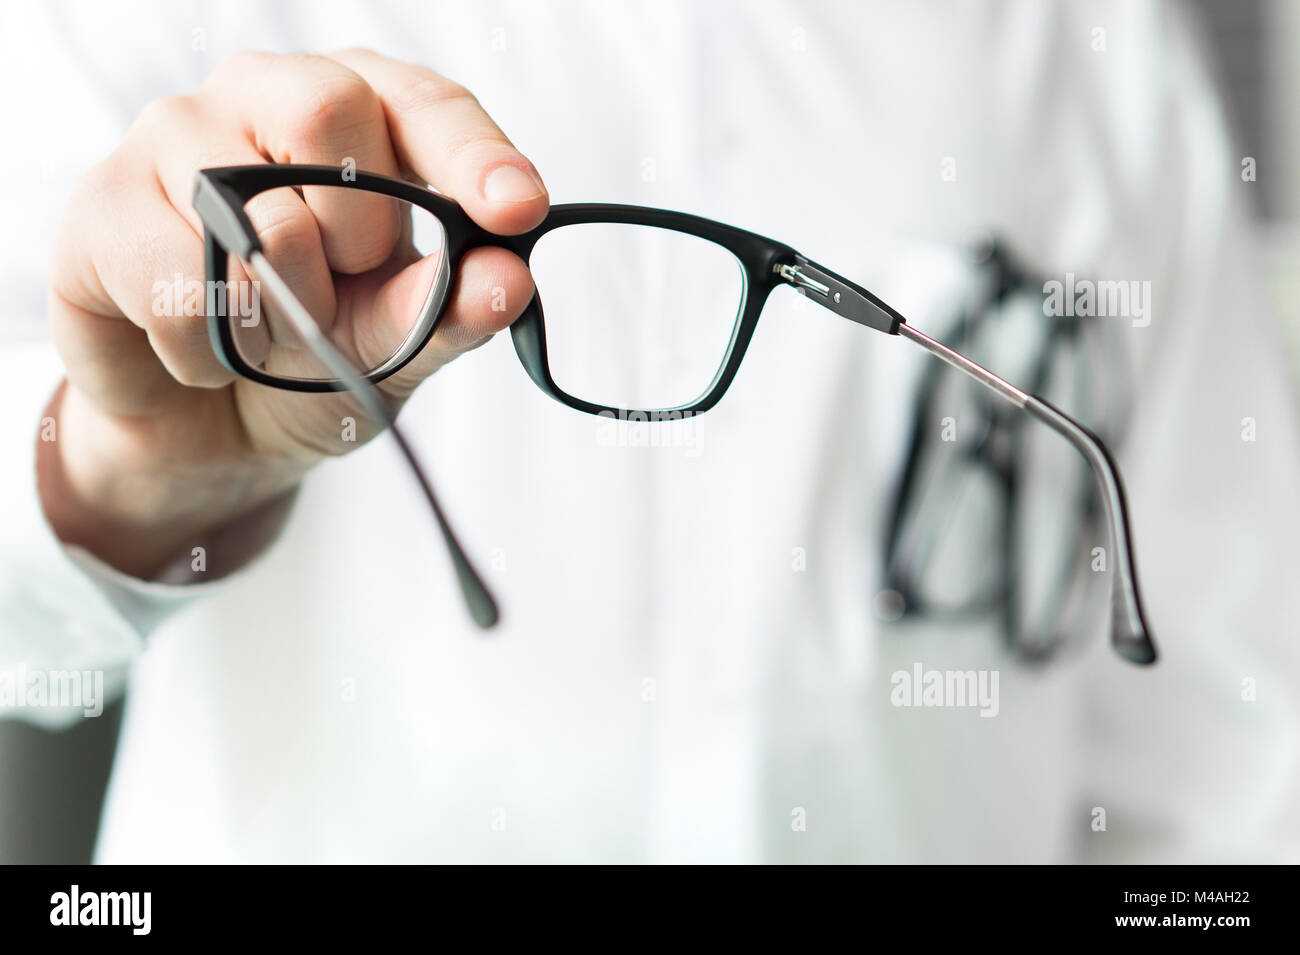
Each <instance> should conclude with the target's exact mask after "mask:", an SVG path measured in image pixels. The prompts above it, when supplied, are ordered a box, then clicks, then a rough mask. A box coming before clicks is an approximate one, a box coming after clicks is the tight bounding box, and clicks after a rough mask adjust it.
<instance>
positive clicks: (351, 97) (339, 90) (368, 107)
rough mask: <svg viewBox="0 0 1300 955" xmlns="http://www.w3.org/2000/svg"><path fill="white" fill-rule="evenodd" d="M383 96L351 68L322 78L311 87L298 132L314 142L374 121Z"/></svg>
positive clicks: (297, 134)
mask: <svg viewBox="0 0 1300 955" xmlns="http://www.w3.org/2000/svg"><path fill="white" fill-rule="evenodd" d="M379 116H380V109H379V98H378V97H377V96H376V95H375V92H374V90H372V89H371V88H370V86H369V84H368V83H366V81H365V80H363V79H362V78H361V77H359V76H357V75H356V74H355V73H352V72H351V71H349V72H347V73H337V74H333V75H331V76H327V77H322V78H321V79H318V80H316V81H314V82H313V83H312V84H311V86H310V88H309V89H308V91H307V93H306V96H305V102H304V103H303V107H302V110H301V114H300V118H299V120H298V122H297V124H296V128H295V129H294V131H293V132H294V134H295V135H296V137H297V138H298V139H300V140H303V141H306V142H312V141H315V140H319V139H322V138H329V139H333V138H337V137H339V136H341V135H344V134H346V133H349V132H351V131H355V130H358V129H360V128H362V127H366V126H369V125H370V124H372V123H374V122H375V121H376V120H377V119H378V118H379Z"/></svg>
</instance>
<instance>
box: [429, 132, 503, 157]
mask: <svg viewBox="0 0 1300 955" xmlns="http://www.w3.org/2000/svg"><path fill="white" fill-rule="evenodd" d="M508 145H509V144H508V143H506V142H505V140H504V139H503V138H502V136H501V134H500V133H498V132H497V131H496V130H489V129H471V130H465V131H463V132H460V133H456V134H454V135H452V136H449V137H448V138H447V140H446V142H445V149H446V152H447V155H448V156H451V157H452V158H459V157H462V156H469V157H480V156H485V155H488V154H496V153H500V152H501V151H502V147H503V146H508Z"/></svg>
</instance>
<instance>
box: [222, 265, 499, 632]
mask: <svg viewBox="0 0 1300 955" xmlns="http://www.w3.org/2000/svg"><path fill="white" fill-rule="evenodd" d="M247 258H248V262H249V264H250V265H252V266H253V269H254V271H255V272H256V274H257V277H258V279H259V280H260V281H261V286H262V287H261V292H262V294H264V295H266V296H267V298H269V299H270V301H271V302H272V303H273V304H274V305H276V307H277V308H278V309H279V310H280V312H281V314H283V315H284V316H285V318H287V319H288V320H289V322H290V324H292V325H293V330H294V331H295V332H296V333H297V334H298V335H299V336H300V337H301V338H302V340H303V342H304V343H305V344H306V345H307V347H308V348H309V349H310V350H311V351H312V353H313V354H314V355H315V356H316V357H317V358H318V359H319V360H320V361H321V363H322V364H324V365H325V367H326V368H328V369H329V370H330V372H332V373H333V374H334V376H335V377H336V378H338V379H339V380H340V381H341V382H342V383H343V384H344V386H345V387H346V388H347V389H348V390H349V391H351V392H352V393H353V394H354V395H355V396H356V397H357V399H358V400H359V401H360V402H361V404H362V406H363V407H364V408H365V409H366V412H367V413H368V414H369V415H371V416H372V417H373V418H374V419H375V420H377V421H379V422H381V423H382V424H384V425H386V426H387V427H388V430H389V432H390V433H391V434H392V436H393V438H394V439H395V440H396V441H397V445H398V447H399V448H401V450H402V454H403V455H404V456H405V457H406V462H407V464H409V465H410V466H411V470H412V471H413V472H414V473H415V477H416V479H417V480H418V481H419V482H420V489H421V490H422V491H423V492H424V497H425V499H426V500H427V501H428V503H429V508H430V510H432V511H433V516H434V519H435V520H436V521H437V522H438V529H439V530H440V531H441V532H442V539H443V541H444V542H445V543H446V545H447V550H448V552H449V553H450V554H451V562H452V566H453V567H454V568H455V570H456V578H457V580H458V581H459V582H460V590H461V593H462V594H463V595H464V597H465V604H466V606H467V607H468V608H469V612H470V616H471V617H473V618H474V622H475V623H477V624H478V625H479V626H480V627H482V628H483V629H485V630H486V629H488V628H490V627H493V626H495V625H496V623H497V621H498V620H499V619H500V612H499V610H498V609H497V604H496V600H494V599H493V597H492V592H491V591H490V590H488V588H487V585H486V584H485V583H484V582H483V578H482V577H480V576H479V574H478V571H476V570H475V569H474V565H473V564H471V563H470V562H469V558H468V557H467V556H465V549H464V548H463V547H461V545H460V541H459V540H458V539H457V537H456V533H455V531H453V530H452V529H451V525H450V524H449V523H448V521H447V517H446V515H445V514H444V513H443V510H442V506H441V505H440V504H439V503H438V497H437V495H436V494H434V492H433V484H432V483H431V482H430V480H429V476H428V475H427V474H426V473H425V471H424V469H423V468H422V467H421V466H420V462H419V460H418V459H417V458H416V456H415V453H414V452H413V451H412V450H411V446H410V445H409V444H407V442H406V438H405V437H404V436H403V435H402V432H401V431H400V430H399V429H398V427H397V423H396V420H395V416H394V415H393V413H392V412H391V411H390V410H389V409H388V405H387V404H386V403H385V401H384V399H383V398H382V397H381V396H380V394H379V392H378V390H377V389H376V388H375V386H374V385H372V384H371V383H370V382H369V381H367V380H366V379H365V377H364V376H363V375H361V374H360V373H358V372H357V370H356V369H355V368H354V367H353V366H352V363H351V362H350V361H348V360H347V359H346V358H344V357H343V355H341V354H340V353H339V351H338V349H336V348H335V347H334V346H333V345H332V344H331V343H330V341H329V339H328V338H326V337H325V335H324V334H322V332H321V330H320V326H319V325H317V324H316V322H315V320H314V319H313V318H312V317H311V313H310V312H308V311H307V308H306V306H304V305H303V304H302V302H300V301H299V300H298V296H297V295H295V294H294V293H293V290H292V289H291V288H289V286H288V284H287V283H286V282H285V281H284V279H283V278H281V277H280V274H279V273H278V272H276V270H275V268H274V267H273V266H272V265H271V263H270V262H268V261H267V259H266V256H264V255H263V254H262V253H261V251H260V250H258V249H253V250H251V251H250V252H249V254H248V257H247Z"/></svg>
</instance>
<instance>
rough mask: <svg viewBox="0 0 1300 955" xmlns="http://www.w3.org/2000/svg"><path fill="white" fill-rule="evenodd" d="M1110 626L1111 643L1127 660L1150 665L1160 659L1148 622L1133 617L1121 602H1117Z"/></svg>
mask: <svg viewBox="0 0 1300 955" xmlns="http://www.w3.org/2000/svg"><path fill="white" fill-rule="evenodd" d="M1110 626H1111V630H1110V642H1111V645H1112V646H1113V647H1114V648H1115V651H1116V652H1117V653H1118V654H1119V655H1120V656H1122V657H1123V658H1124V659H1125V660H1128V661H1129V662H1130V663H1136V664H1137V665H1139V666H1150V665H1151V664H1153V663H1155V662H1156V660H1157V659H1159V654H1158V653H1157V652H1156V644H1155V641H1154V640H1152V639H1151V631H1150V630H1148V629H1147V625H1146V622H1145V621H1143V620H1141V619H1133V617H1132V616H1131V615H1130V614H1129V612H1128V610H1127V609H1126V608H1125V607H1124V606H1123V605H1122V604H1121V603H1118V602H1117V603H1116V606H1115V611H1114V613H1113V615H1112V617H1111V625H1110Z"/></svg>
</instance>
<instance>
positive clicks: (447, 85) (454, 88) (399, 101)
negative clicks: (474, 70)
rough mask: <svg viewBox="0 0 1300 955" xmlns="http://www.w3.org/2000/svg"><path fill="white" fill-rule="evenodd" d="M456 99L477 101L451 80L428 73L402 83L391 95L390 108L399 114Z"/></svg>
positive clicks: (419, 111) (415, 111) (414, 111)
mask: <svg viewBox="0 0 1300 955" xmlns="http://www.w3.org/2000/svg"><path fill="white" fill-rule="evenodd" d="M457 100H468V101H470V102H477V100H475V99H474V94H473V93H471V92H470V91H469V90H467V89H466V88H465V87H463V86H461V85H460V84H459V83H453V82H452V81H451V80H447V79H443V78H442V77H441V76H436V75H434V74H429V75H427V76H422V77H420V78H419V79H417V80H412V81H410V82H408V83H405V84H403V86H402V87H401V89H399V90H398V91H397V92H396V93H395V94H394V96H393V99H392V108H393V110H394V111H395V112H396V113H398V114H400V115H403V116H404V115H407V114H410V113H421V112H424V111H425V110H429V109H432V108H434V107H436V106H439V105H442V104H444V103H450V102H455V101H457Z"/></svg>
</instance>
